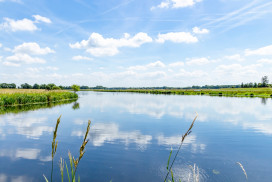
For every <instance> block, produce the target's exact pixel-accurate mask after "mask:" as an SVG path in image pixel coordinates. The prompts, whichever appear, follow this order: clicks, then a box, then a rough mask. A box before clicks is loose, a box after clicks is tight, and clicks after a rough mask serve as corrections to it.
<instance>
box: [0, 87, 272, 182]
mask: <svg viewBox="0 0 272 182" xmlns="http://www.w3.org/2000/svg"><path fill="white" fill-rule="evenodd" d="M35 109H36V110H34V109H33V110H31V109H25V111H22V112H19V108H17V109H16V113H14V112H12V110H8V111H7V112H8V113H5V112H4V111H2V112H1V115H0V126H1V127H0V146H1V148H0V179H1V180H2V181H5V182H9V181H25V182H29V181H44V177H43V175H45V176H47V177H48V178H49V177H50V172H51V171H50V170H51V145H52V132H53V130H54V127H55V125H56V120H57V118H58V117H59V116H60V115H62V117H61V122H60V124H59V128H58V135H57V140H58V149H57V152H56V154H55V157H54V160H55V163H54V169H55V170H54V176H53V179H54V181H60V179H61V175H60V172H59V160H60V157H63V158H64V160H65V161H66V162H68V161H69V159H68V155H67V154H68V151H70V152H71V153H72V154H73V155H77V154H78V153H79V148H80V146H81V144H82V140H83V137H84V134H85V131H86V126H87V123H88V120H89V119H90V120H91V121H92V124H91V127H90V132H89V135H88V138H89V140H90V141H89V143H88V144H87V145H86V148H85V150H86V153H85V154H84V157H83V158H82V160H81V161H80V165H79V167H78V169H77V174H78V175H80V179H81V181H105V182H109V181H111V180H112V181H113V182H114V181H116V182H127V181H130V182H136V181H137V182H138V181H154V182H158V181H163V180H164V177H165V175H166V173H167V170H166V166H167V160H168V156H169V152H170V151H171V148H172V149H173V154H174V153H175V151H176V150H177V148H178V146H179V144H180V140H181V137H182V134H183V133H184V132H186V131H187V129H188V127H189V126H190V124H191V122H192V120H193V118H194V117H195V112H198V114H199V117H198V119H197V120H196V123H195V125H194V128H193V130H192V133H191V134H190V135H189V136H188V137H187V138H186V140H185V143H184V145H183V147H182V149H181V151H180V153H179V155H178V157H177V159H176V161H175V163H174V165H173V175H174V176H175V178H176V179H178V178H180V179H181V180H182V181H188V177H189V175H190V176H191V177H192V170H191V168H190V167H189V166H190V165H191V166H194V165H196V166H198V168H199V178H200V181H246V177H245V175H244V173H243V171H242V169H241V167H240V165H239V163H240V164H242V165H243V167H244V169H245V171H246V173H247V176H248V181H264V182H265V181H271V179H272V173H271V171H272V166H271V163H272V158H271V153H272V148H271V146H272V123H271V120H272V114H271V110H272V100H271V98H245V97H241V98H238V97H209V96H198V95H194V96H188V95H151V94H138V93H117V92H114V93H110V92H109V93H108V92H79V99H78V100H77V101H76V102H73V103H66V104H65V105H56V106H54V107H51V108H46V107H45V106H44V107H42V108H40V109H39V108H35ZM237 162H239V163H237ZM64 176H65V175H64ZM191 177H190V180H189V181H192V178H191ZM65 180H66V179H65Z"/></svg>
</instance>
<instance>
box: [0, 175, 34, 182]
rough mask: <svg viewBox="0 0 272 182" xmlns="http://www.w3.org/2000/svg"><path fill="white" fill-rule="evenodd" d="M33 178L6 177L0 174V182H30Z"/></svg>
mask: <svg viewBox="0 0 272 182" xmlns="http://www.w3.org/2000/svg"><path fill="white" fill-rule="evenodd" d="M31 181H33V178H30V177H28V176H7V175H6V174H0V182H31Z"/></svg>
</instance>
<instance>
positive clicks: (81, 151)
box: [43, 116, 91, 182]
mask: <svg viewBox="0 0 272 182" xmlns="http://www.w3.org/2000/svg"><path fill="white" fill-rule="evenodd" d="M60 118H61V116H60V117H59V118H58V119H57V123H56V126H55V130H54V132H53V140H52V153H51V157H52V166H51V182H52V181H53V167H54V165H53V164H54V156H55V154H56V152H57V147H58V141H57V140H56V138H57V132H58V126H59V123H60ZM90 125H91V121H90V120H89V121H88V125H87V129H86V132H85V135H84V139H83V142H82V144H81V146H80V149H79V157H78V158H76V159H75V157H74V156H72V154H71V152H68V157H69V161H70V172H69V168H68V166H67V163H66V162H65V161H64V159H63V158H60V173H61V181H62V182H63V179H64V177H63V170H64V164H65V167H66V171H67V177H68V180H69V182H71V181H72V182H76V171H77V168H78V164H79V162H80V160H81V159H82V157H83V156H84V154H85V151H86V150H85V147H86V145H87V143H88V141H89V140H88V139H87V136H88V134H89V132H90ZM43 176H44V179H45V181H46V182H48V179H47V178H46V176H45V175H43ZM70 176H71V178H70ZM78 182H80V177H79V176H78Z"/></svg>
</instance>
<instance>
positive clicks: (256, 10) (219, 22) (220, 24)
mask: <svg viewBox="0 0 272 182" xmlns="http://www.w3.org/2000/svg"><path fill="white" fill-rule="evenodd" d="M268 13H272V2H266V3H262V2H261V1H259V0H254V1H251V2H250V3H248V4H247V5H245V6H243V7H241V8H239V9H237V10H235V11H232V12H229V13H227V14H225V15H223V16H221V17H219V18H216V19H214V20H212V21H210V22H208V23H205V24H204V25H203V26H204V27H213V28H223V32H226V31H228V30H231V29H233V28H236V27H239V26H241V25H244V24H245V23H247V22H249V21H253V20H255V19H258V18H260V17H261V16H263V15H265V14H268Z"/></svg>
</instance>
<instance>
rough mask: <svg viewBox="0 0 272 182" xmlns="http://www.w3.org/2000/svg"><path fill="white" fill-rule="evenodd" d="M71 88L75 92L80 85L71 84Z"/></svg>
mask: <svg viewBox="0 0 272 182" xmlns="http://www.w3.org/2000/svg"><path fill="white" fill-rule="evenodd" d="M71 88H72V90H73V91H74V92H75V93H76V92H77V91H79V90H80V86H79V85H72V86H71Z"/></svg>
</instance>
